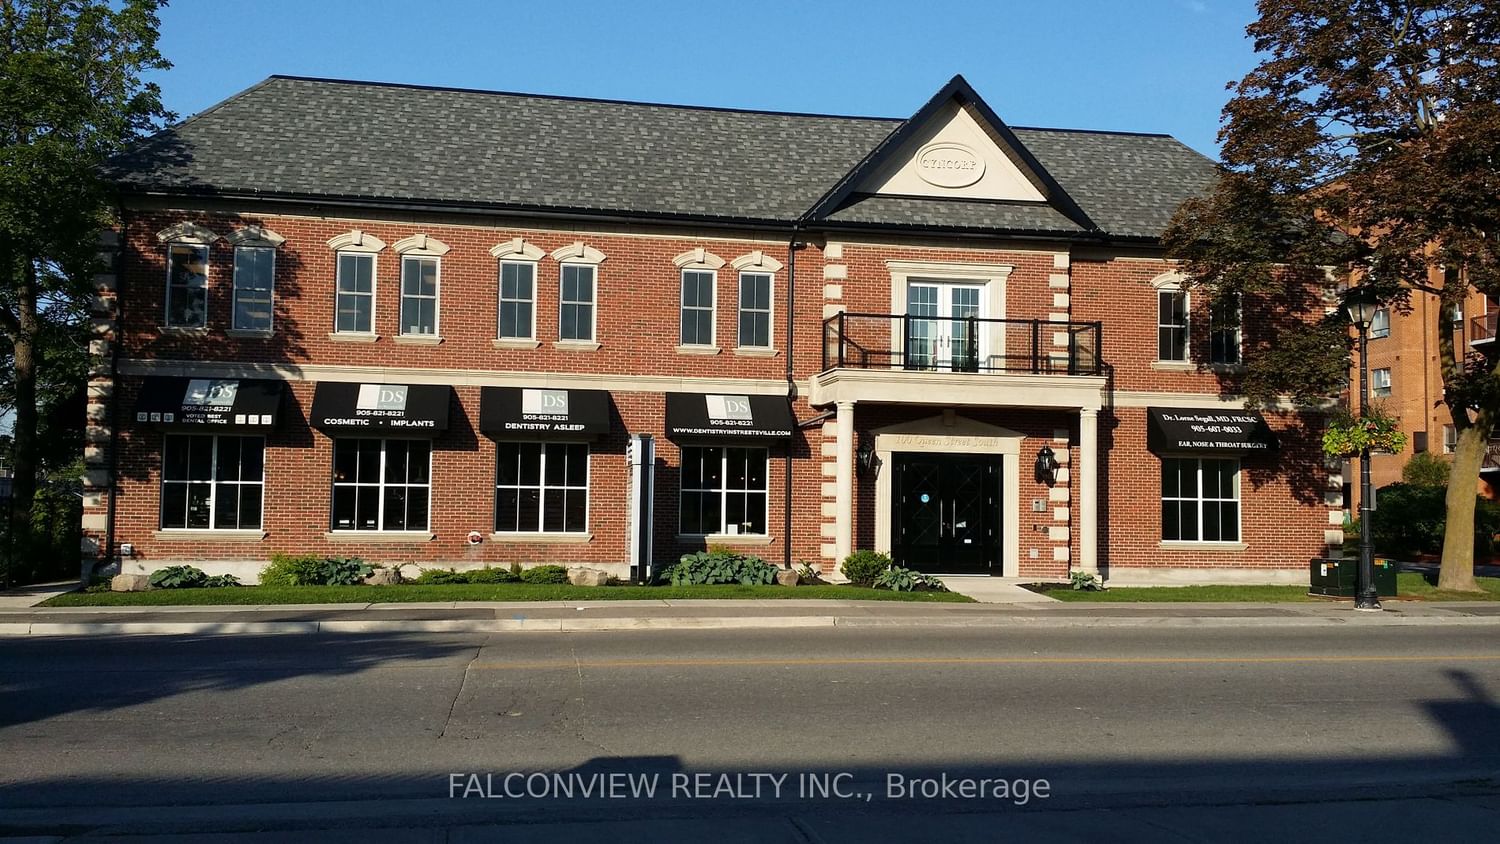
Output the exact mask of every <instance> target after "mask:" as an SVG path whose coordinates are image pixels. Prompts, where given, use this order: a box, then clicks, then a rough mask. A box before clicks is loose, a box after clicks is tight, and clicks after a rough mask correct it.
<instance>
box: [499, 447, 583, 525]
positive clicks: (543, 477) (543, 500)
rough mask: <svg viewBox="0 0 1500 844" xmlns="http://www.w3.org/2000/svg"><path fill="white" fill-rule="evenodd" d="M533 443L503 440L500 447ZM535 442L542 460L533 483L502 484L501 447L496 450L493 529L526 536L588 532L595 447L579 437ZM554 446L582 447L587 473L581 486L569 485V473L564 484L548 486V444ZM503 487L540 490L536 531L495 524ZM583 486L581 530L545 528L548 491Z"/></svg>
mask: <svg viewBox="0 0 1500 844" xmlns="http://www.w3.org/2000/svg"><path fill="white" fill-rule="evenodd" d="M531 444H533V443H527V442H520V441H510V440H507V441H503V442H500V443H499V444H498V445H499V446H521V445H531ZM534 444H535V445H538V446H540V449H539V460H538V464H537V482H536V484H534V485H533V484H523V483H520V482H519V481H518V482H516V483H514V484H502V483H500V477H499V475H500V451H499V448H498V447H497V448H496V450H495V516H494V518H493V519H492V520H491V526H492V527H493V528H494V530H495V532H496V533H504V534H526V535H535V534H556V535H567V536H577V535H582V534H587V533H588V532H589V523H590V521H591V517H592V513H591V512H590V505H592V503H593V501H592V499H593V480H594V474H593V473H594V459H593V458H594V451H593V449H592V448H591V447H590V446H589V444H588V443H586V442H581V441H576V440H545V441H542V442H539V443H534ZM552 445H559V446H575V445H581V446H583V464H584V469H583V472H584V474H583V486H581V487H579V486H571V485H569V484H568V483H567V478H566V476H564V478H563V484H562V485H561V486H557V485H549V484H548V483H547V447H548V446H552ZM502 489H514V490H517V491H519V490H528V489H534V490H536V491H537V511H536V529H535V530H526V529H523V528H521V527H520V526H519V525H517V528H516V530H507V531H502V530H500V527H499V525H498V524H496V523H497V522H498V521H499V520H500V490H502ZM580 489H581V490H583V527H582V528H580V529H578V530H567V529H566V528H564V529H563V530H547V529H546V527H545V525H546V518H547V492H548V491H549V490H559V491H564V492H569V491H577V490H580Z"/></svg>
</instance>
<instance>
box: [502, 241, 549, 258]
mask: <svg viewBox="0 0 1500 844" xmlns="http://www.w3.org/2000/svg"><path fill="white" fill-rule="evenodd" d="M490 254H491V255H493V256H495V257H496V258H503V259H505V260H507V261H540V260H542V257H543V256H544V255H546V254H547V253H546V252H543V251H542V250H541V247H539V246H537V245H536V244H534V243H527V242H526V241H525V240H523V239H521V238H519V237H513V238H511V239H510V240H507V241H505V242H504V243H497V244H495V245H494V246H491V247H490Z"/></svg>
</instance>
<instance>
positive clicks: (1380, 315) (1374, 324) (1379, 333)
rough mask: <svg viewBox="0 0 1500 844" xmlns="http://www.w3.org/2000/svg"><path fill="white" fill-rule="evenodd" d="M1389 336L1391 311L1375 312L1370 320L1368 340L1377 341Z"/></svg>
mask: <svg viewBox="0 0 1500 844" xmlns="http://www.w3.org/2000/svg"><path fill="white" fill-rule="evenodd" d="M1389 336H1391V309H1390V308H1380V309H1379V310H1377V311H1375V318H1374V319H1372V320H1370V339H1371V340H1379V339H1380V338H1382V337H1389Z"/></svg>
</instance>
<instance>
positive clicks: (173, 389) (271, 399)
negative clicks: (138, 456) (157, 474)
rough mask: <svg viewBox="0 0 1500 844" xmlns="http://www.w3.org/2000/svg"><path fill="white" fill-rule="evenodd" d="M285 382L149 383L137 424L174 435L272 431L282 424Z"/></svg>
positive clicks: (208, 380) (138, 402) (153, 379)
mask: <svg viewBox="0 0 1500 844" xmlns="http://www.w3.org/2000/svg"><path fill="white" fill-rule="evenodd" d="M285 391H286V385H285V384H284V383H283V382H281V381H276V380H269V379H249V378H166V377H151V378H147V379H146V380H145V382H144V383H143V384H142V385H141V394H140V397H139V398H138V399H137V400H136V403H135V421H136V424H138V425H142V424H144V425H156V426H159V427H162V428H171V429H174V430H195V431H204V432H207V431H211V430H225V431H228V430H240V431H269V430H272V429H273V428H275V427H276V425H277V423H279V422H280V421H281V394H282V393H283V392H285Z"/></svg>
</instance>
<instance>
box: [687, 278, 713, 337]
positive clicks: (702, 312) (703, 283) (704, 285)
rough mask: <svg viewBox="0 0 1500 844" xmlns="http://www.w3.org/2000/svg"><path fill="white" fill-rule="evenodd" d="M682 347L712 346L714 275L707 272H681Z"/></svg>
mask: <svg viewBox="0 0 1500 844" xmlns="http://www.w3.org/2000/svg"><path fill="white" fill-rule="evenodd" d="M681 342H682V345H684V346H712V345H713V344H714V274H713V272H712V271H709V270H683V271H682V336H681Z"/></svg>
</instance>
